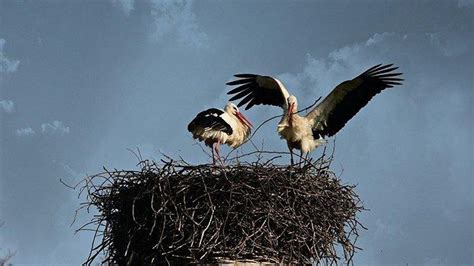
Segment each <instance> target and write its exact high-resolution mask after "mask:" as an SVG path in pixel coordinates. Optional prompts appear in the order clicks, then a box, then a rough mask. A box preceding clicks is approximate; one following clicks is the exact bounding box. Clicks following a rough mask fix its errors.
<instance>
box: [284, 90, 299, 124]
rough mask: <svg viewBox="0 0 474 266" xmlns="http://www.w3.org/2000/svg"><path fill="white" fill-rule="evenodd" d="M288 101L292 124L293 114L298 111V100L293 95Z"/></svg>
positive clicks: (289, 120)
mask: <svg viewBox="0 0 474 266" xmlns="http://www.w3.org/2000/svg"><path fill="white" fill-rule="evenodd" d="M287 101H288V123H290V124H291V123H292V120H293V119H292V117H293V114H294V113H296V112H297V111H298V100H296V97H295V96H293V95H290V97H288V99H287Z"/></svg>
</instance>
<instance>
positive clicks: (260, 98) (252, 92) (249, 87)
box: [226, 74, 289, 110]
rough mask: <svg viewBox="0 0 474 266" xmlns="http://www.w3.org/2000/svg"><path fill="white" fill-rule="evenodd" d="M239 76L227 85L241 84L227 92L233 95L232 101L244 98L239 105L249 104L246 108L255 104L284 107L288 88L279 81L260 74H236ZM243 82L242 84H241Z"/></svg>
mask: <svg viewBox="0 0 474 266" xmlns="http://www.w3.org/2000/svg"><path fill="white" fill-rule="evenodd" d="M234 76H235V77H237V78H239V79H237V80H234V81H230V82H227V83H226V84H227V85H231V86H233V85H240V86H239V87H237V88H234V89H232V90H230V91H229V92H228V93H227V94H229V95H232V94H235V95H233V96H232V98H231V99H230V100H231V101H233V100H237V99H242V98H243V99H242V100H241V101H240V102H239V104H238V105H237V106H239V107H240V106H242V105H245V104H247V103H248V104H247V106H246V107H245V110H248V109H250V108H251V107H252V106H254V105H259V104H265V105H274V106H280V107H283V106H284V105H285V103H286V98H287V97H288V96H289V95H288V92H287V91H286V88H281V87H280V84H278V82H277V81H276V80H275V79H274V78H272V77H269V76H259V75H255V74H236V75H234ZM241 84H242V85H241Z"/></svg>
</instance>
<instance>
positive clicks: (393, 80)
mask: <svg viewBox="0 0 474 266" xmlns="http://www.w3.org/2000/svg"><path fill="white" fill-rule="evenodd" d="M396 69H398V67H393V64H389V65H382V64H379V65H376V66H373V67H371V68H369V69H368V70H366V71H365V72H364V73H362V74H360V75H359V76H357V77H355V78H354V79H352V80H347V81H344V82H342V83H341V84H339V85H337V87H336V88H335V89H333V90H332V91H331V93H330V94H329V95H328V96H327V97H326V98H325V99H324V100H323V101H322V102H321V103H320V104H318V105H317V106H316V107H315V108H314V109H313V110H312V111H311V112H310V113H309V114H308V115H307V116H306V117H307V118H308V119H310V120H311V121H312V122H313V123H312V124H313V135H314V136H315V137H318V136H332V135H334V134H336V133H337V132H338V131H339V130H340V129H341V128H343V127H344V125H345V124H346V123H347V121H349V120H350V119H351V118H352V117H353V116H354V115H355V114H357V112H359V110H360V109H362V108H363V107H364V106H365V105H367V103H368V102H369V101H370V100H371V99H372V98H373V97H374V96H375V95H376V94H378V93H379V92H381V91H382V90H384V89H386V88H392V87H393V86H395V85H401V84H402V83H401V82H402V81H403V79H401V78H400V77H399V76H400V75H402V73H396V72H393V71H394V70H396Z"/></svg>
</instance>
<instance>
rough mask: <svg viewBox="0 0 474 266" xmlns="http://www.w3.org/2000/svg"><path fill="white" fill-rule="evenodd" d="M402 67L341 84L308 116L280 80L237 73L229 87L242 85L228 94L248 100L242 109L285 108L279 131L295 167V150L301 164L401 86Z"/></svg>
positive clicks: (372, 70)
mask: <svg viewBox="0 0 474 266" xmlns="http://www.w3.org/2000/svg"><path fill="white" fill-rule="evenodd" d="M396 69H398V67H393V64H389V65H382V64H379V65H376V66H373V67H371V68H369V69H367V70H366V71H365V72H363V73H362V74H360V75H359V76H357V77H355V78H353V79H352V80H347V81H344V82H342V83H341V84H339V85H337V86H336V88H334V89H333V90H332V91H331V93H329V95H328V96H326V98H325V99H324V100H323V101H322V102H320V103H319V104H318V105H317V106H316V107H315V108H314V109H313V110H311V111H310V112H309V113H308V114H307V115H306V116H300V115H299V114H297V112H298V102H297V99H296V97H295V96H293V95H290V94H289V93H288V90H287V89H286V88H285V86H284V85H283V84H282V83H281V82H280V81H279V80H278V79H276V78H273V77H269V76H260V75H255V74H236V75H234V76H235V77H236V78H238V79H237V80H234V81H231V82H228V83H227V85H231V86H234V85H240V86H238V87H237V88H234V89H232V90H231V91H229V92H228V93H227V94H235V95H234V96H233V97H232V98H231V99H230V100H231V101H232V100H236V99H240V98H243V97H245V98H244V99H242V100H241V101H240V103H239V104H238V106H239V107H240V106H242V105H245V104H247V106H246V107H245V109H246V110H247V109H250V108H251V107H252V106H254V105H259V104H265V105H274V106H279V107H281V108H283V112H284V114H283V118H282V119H281V121H280V122H279V123H278V128H277V131H278V133H279V134H280V136H281V138H284V139H286V141H287V144H288V149H289V150H290V156H291V164H293V163H294V162H293V149H298V150H300V151H301V153H300V162H301V158H302V157H303V153H306V155H308V153H309V152H310V151H312V150H314V149H315V148H317V147H318V146H319V145H321V144H323V143H325V142H326V141H325V140H324V138H325V137H331V136H333V135H334V134H336V133H337V132H338V131H339V130H340V129H341V128H343V127H344V125H345V124H346V123H347V122H348V121H349V120H350V119H351V118H352V117H353V116H354V115H355V114H357V112H359V110H360V109H362V107H364V106H365V105H366V104H367V103H368V102H369V101H370V100H371V99H372V97H374V96H375V95H376V94H378V93H379V92H381V91H382V90H384V89H386V88H391V87H393V86H394V85H401V81H403V79H401V78H399V77H398V76H400V75H401V74H402V73H394V72H393V71H394V70H396Z"/></svg>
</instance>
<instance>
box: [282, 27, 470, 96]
mask: <svg viewBox="0 0 474 266" xmlns="http://www.w3.org/2000/svg"><path fill="white" fill-rule="evenodd" d="M420 45H422V46H423V47H424V49H423V50H422V51H420V50H419V47H420ZM469 50H470V47H469V46H468V44H466V43H465V42H463V41H462V33H456V32H454V33H427V34H418V35H410V34H398V33H387V32H384V33H376V34H374V35H372V36H371V37H370V38H368V39H367V40H366V41H363V42H359V43H355V44H352V45H348V46H344V47H342V48H339V49H336V50H334V51H332V52H330V53H329V54H328V55H327V56H326V57H320V58H315V57H313V56H312V55H311V54H307V55H306V64H305V65H304V68H303V70H302V71H301V72H299V73H282V74H280V75H278V77H279V78H280V79H281V80H282V81H283V82H284V83H285V84H286V85H287V87H288V89H289V90H290V91H291V92H292V93H294V94H295V95H296V96H298V95H303V94H304V95H308V96H313V97H316V96H323V97H324V96H325V95H327V93H329V91H330V90H332V89H333V88H334V87H335V86H336V85H337V84H339V83H340V82H342V81H344V80H347V79H350V78H353V77H355V76H357V75H359V74H360V73H362V72H363V71H364V70H366V69H367V68H369V67H371V66H373V65H376V64H380V63H383V64H388V63H394V64H395V65H396V66H399V67H400V70H401V72H405V73H408V72H409V71H411V72H416V73H420V71H421V70H420V68H419V67H418V66H417V65H418V64H420V63H421V62H423V63H426V64H427V65H433V63H429V62H427V58H429V60H438V61H440V62H441V61H445V60H446V57H452V56H459V55H462V54H469ZM435 70H436V69H435V68H433V69H429V70H427V69H423V71H424V72H426V71H435ZM432 79H433V78H432ZM298 90H299V91H298Z"/></svg>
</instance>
